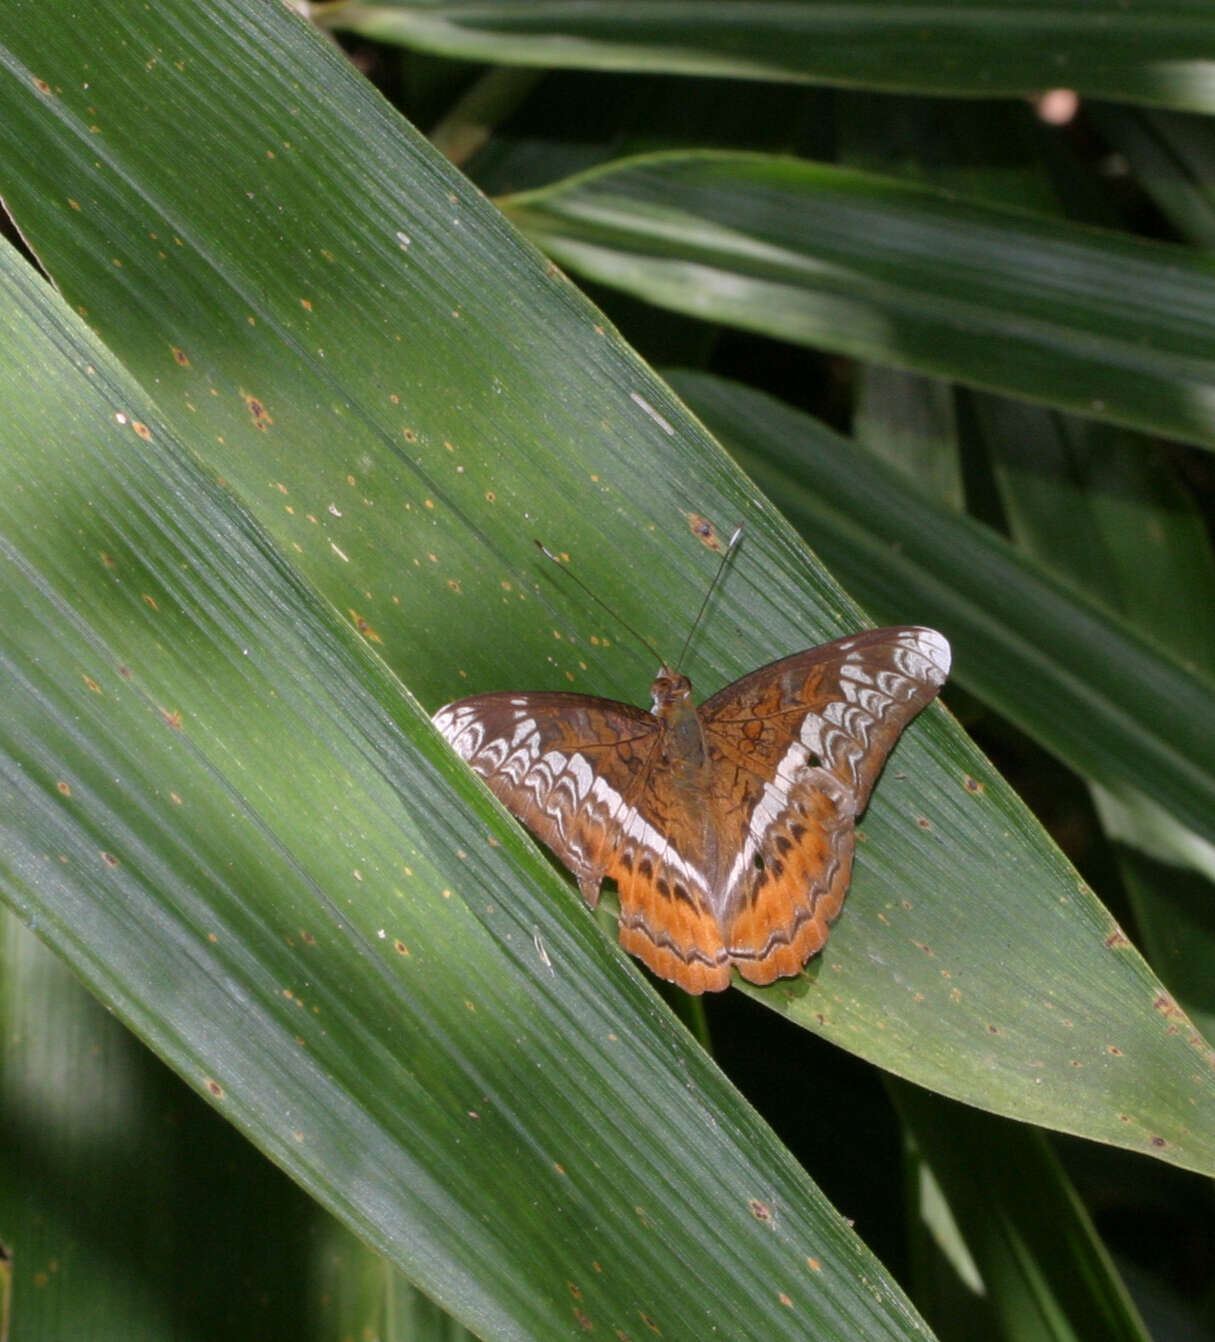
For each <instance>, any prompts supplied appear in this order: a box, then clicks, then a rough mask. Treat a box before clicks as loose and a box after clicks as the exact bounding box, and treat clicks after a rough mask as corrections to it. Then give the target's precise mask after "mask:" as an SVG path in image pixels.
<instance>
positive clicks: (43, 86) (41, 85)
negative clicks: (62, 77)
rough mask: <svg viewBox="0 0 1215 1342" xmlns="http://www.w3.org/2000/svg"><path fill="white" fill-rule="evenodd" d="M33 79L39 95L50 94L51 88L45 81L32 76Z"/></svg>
mask: <svg viewBox="0 0 1215 1342" xmlns="http://www.w3.org/2000/svg"><path fill="white" fill-rule="evenodd" d="M31 78H32V79H33V81H34V87H35V88H36V89H37V90H38V92H39V93H50V91H51V86H50V85H49V84H48V83H47V82H46V80H45V79H39V78H38V76H37V75H32V76H31Z"/></svg>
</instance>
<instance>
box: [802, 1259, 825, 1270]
mask: <svg viewBox="0 0 1215 1342" xmlns="http://www.w3.org/2000/svg"><path fill="white" fill-rule="evenodd" d="M806 1263H807V1266H809V1267H810V1268H811V1270H812V1271H814V1272H821V1271H822V1270H823V1265H822V1263H820V1262H819V1261H818V1259H817V1258H807V1259H806Z"/></svg>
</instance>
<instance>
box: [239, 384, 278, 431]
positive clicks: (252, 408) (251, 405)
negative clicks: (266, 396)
mask: <svg viewBox="0 0 1215 1342" xmlns="http://www.w3.org/2000/svg"><path fill="white" fill-rule="evenodd" d="M245 408H246V409H247V410H248V411H249V415H250V417H251V418H252V420H253V427H254V428H255V429H259V430H260V431H261V432H263V433H264V432H265V431H266V430H267V429H268V428H269V427H270V425H271V424H273V423H274V418H273V416H272V415H271V414H270V412H269V411H268V410H267V409H266V404H265V402H264V401H261V400H259V399H258V398H257V397H256V396H250V395H249V393H248V392H246V393H245Z"/></svg>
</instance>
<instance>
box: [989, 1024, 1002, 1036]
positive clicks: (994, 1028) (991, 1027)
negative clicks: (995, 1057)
mask: <svg viewBox="0 0 1215 1342" xmlns="http://www.w3.org/2000/svg"><path fill="white" fill-rule="evenodd" d="M987 1033H988V1034H999V1033H1000V1027H999V1026H998V1025H989V1026H988V1027H987Z"/></svg>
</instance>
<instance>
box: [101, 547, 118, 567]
mask: <svg viewBox="0 0 1215 1342" xmlns="http://www.w3.org/2000/svg"><path fill="white" fill-rule="evenodd" d="M101 562H102V563H103V564H104V565H105V566H106V568H117V567H118V560H117V559H115V558H114V556H113V555H112V554H109V553H107V552H106V551H105V550H102V552H101Z"/></svg>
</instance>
